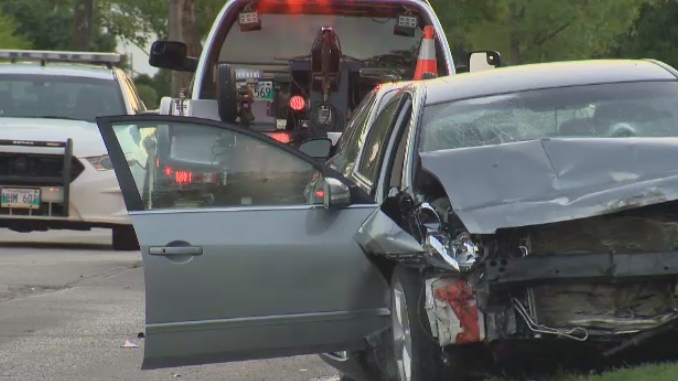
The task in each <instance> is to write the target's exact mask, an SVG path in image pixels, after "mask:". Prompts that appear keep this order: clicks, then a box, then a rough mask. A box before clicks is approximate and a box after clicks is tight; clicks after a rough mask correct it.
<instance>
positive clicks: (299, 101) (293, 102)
mask: <svg viewBox="0 0 678 381" xmlns="http://www.w3.org/2000/svg"><path fill="white" fill-rule="evenodd" d="M305 107H306V100H304V97H302V96H300V95H295V96H293V97H292V98H290V108H291V109H292V110H294V111H301V110H303V109H304V108H305Z"/></svg>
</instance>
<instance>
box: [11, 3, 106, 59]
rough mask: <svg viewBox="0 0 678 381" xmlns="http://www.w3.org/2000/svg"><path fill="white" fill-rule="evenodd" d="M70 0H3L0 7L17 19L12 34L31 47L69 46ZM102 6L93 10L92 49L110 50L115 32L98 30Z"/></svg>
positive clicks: (71, 25) (71, 38)
mask: <svg viewBox="0 0 678 381" xmlns="http://www.w3.org/2000/svg"><path fill="white" fill-rule="evenodd" d="M73 5H74V1H73V0H2V1H0V11H2V12H4V13H5V14H6V15H9V16H11V17H12V18H13V19H14V20H15V21H16V25H17V28H16V32H15V34H14V35H15V36H18V37H21V38H23V39H25V40H27V41H29V42H30V43H31V44H32V46H33V48H34V49H43V50H70V49H71V46H72V40H73V29H74V15H73ZM100 9H101V6H98V7H97V9H96V10H95V11H96V12H95V13H96V16H95V20H94V21H95V27H94V28H93V30H95V31H97V32H96V33H95V34H94V36H93V37H92V45H93V46H92V50H95V51H112V50H114V49H115V46H116V41H115V36H114V35H113V34H111V33H106V32H104V31H102V30H101V28H100V26H101V23H100V21H99V20H100V18H101V12H100Z"/></svg>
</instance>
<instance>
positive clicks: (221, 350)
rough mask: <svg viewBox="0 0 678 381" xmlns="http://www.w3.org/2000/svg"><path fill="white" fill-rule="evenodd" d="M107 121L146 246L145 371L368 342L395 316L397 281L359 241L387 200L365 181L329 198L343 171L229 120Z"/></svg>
mask: <svg viewBox="0 0 678 381" xmlns="http://www.w3.org/2000/svg"><path fill="white" fill-rule="evenodd" d="M97 122H98V124H99V129H100V131H101V135H102V137H103V139H104V141H105V143H106V146H107V147H108V152H109V155H110V158H111V161H112V163H113V167H114V168H115V172H116V175H117V177H118V181H119V183H120V187H121V190H122V194H123V196H124V199H125V203H126V205H127V208H128V211H129V214H130V217H131V219H132V222H133V224H134V229H135V231H136V234H137V237H138V239H139V243H140V246H141V255H142V258H143V265H144V276H145V283H146V340H145V348H144V362H143V365H142V369H152V368H163V367H172V366H181V365H193V364H206V363H217V362H226V361H233V360H245V359H254V358H265V357H277V356H286V355H296V354H310V353H320V352H332V351H343V350H353V349H361V348H364V346H365V340H364V338H365V336H367V335H369V334H370V333H373V332H375V331H378V330H380V329H383V328H384V327H386V326H387V325H388V321H389V320H388V316H389V310H388V285H387V283H386V281H385V280H384V278H383V277H382V276H381V274H380V273H379V271H378V270H377V268H376V267H375V266H373V264H372V263H371V262H370V261H369V259H368V258H367V257H366V255H365V254H364V253H363V251H362V250H361V248H360V246H359V245H358V244H357V243H356V241H355V240H354V235H355V234H356V231H357V230H358V229H359V228H360V226H361V224H362V223H363V222H364V221H365V220H366V219H367V217H369V215H370V214H371V213H373V212H374V211H375V210H376V208H377V206H376V205H375V204H373V202H372V201H370V200H369V198H368V197H367V196H366V195H365V194H362V193H361V191H360V190H358V189H357V188H355V187H351V188H350V189H351V192H350V197H351V199H352V201H353V202H352V205H350V206H348V207H345V208H341V209H334V208H326V207H325V206H324V205H323V183H324V182H326V181H333V182H334V183H335V184H336V182H337V180H338V181H339V182H342V183H343V184H348V183H347V180H345V179H344V178H342V177H341V176H340V175H339V174H338V173H336V172H334V171H332V170H331V169H329V168H327V167H325V166H324V165H323V164H320V163H318V162H317V160H315V159H313V158H311V157H308V156H306V155H304V154H302V153H301V152H299V151H296V150H294V149H292V148H289V147H286V146H284V145H282V144H279V143H277V142H276V141H274V140H273V139H270V138H268V137H266V136H263V135H260V134H258V133H256V132H252V131H249V130H246V129H242V128H239V127H236V126H233V125H228V124H224V123H219V122H214V121H208V120H203V119H196V118H188V117H177V116H160V115H135V116H121V117H104V118H99V119H97ZM130 125H135V126H137V128H138V129H139V130H138V133H139V134H140V136H141V137H142V139H141V140H139V139H136V140H135V139H130V138H129V137H128V136H125V134H129V133H131V132H130V131H133V130H132V129H130V128H128V127H129V126H130ZM135 133H136V132H135ZM136 142H138V143H136ZM131 145H134V146H131ZM137 151H138V154H135V152H137ZM141 153H143V154H141ZM139 157H143V158H147V160H146V162H145V163H142V164H143V167H144V168H145V175H144V176H138V175H134V176H133V174H132V171H131V170H130V168H132V167H133V166H135V165H138V163H135V161H137V159H136V158H139ZM330 178H332V179H331V180H330ZM344 189H345V188H344Z"/></svg>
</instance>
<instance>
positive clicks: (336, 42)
mask: <svg viewBox="0 0 678 381" xmlns="http://www.w3.org/2000/svg"><path fill="white" fill-rule="evenodd" d="M425 26H431V27H432V28H433V30H434V32H435V33H434V39H435V57H436V66H437V73H436V74H437V75H438V76H445V75H452V74H455V65H454V61H453V59H452V55H451V52H450V48H449V45H448V43H447V39H446V37H445V32H444V30H443V28H442V26H441V25H440V21H439V20H438V18H437V17H436V14H435V12H434V11H433V9H432V8H431V6H430V5H429V4H428V2H427V1H425V0H333V1H329V0H316V1H310V0H230V1H228V2H227V3H226V4H225V5H224V7H223V9H222V10H221V12H220V13H219V15H218V16H217V18H216V20H215V22H214V24H213V26H212V30H211V32H210V33H209V35H208V37H207V40H206V42H205V46H204V48H203V51H202V54H201V56H200V57H199V58H196V57H188V56H187V48H186V45H185V44H183V43H180V42H173V41H157V42H156V43H155V44H154V45H153V47H152V49H151V57H150V64H151V65H153V66H155V67H159V68H165V69H170V70H179V71H185V72H193V73H194V78H193V82H192V85H191V88H190V89H189V91H187V92H186V93H185V94H184V95H185V96H184V97H183V98H169V97H166V98H163V100H162V102H161V107H160V114H169V115H185V116H194V117H200V118H206V119H214V120H222V121H228V122H236V123H240V124H242V125H244V126H246V127H248V128H251V129H253V130H256V131H260V132H263V133H265V134H267V135H269V136H271V137H273V138H275V139H277V140H279V141H282V142H285V143H290V144H293V145H295V146H296V145H298V144H299V143H300V142H302V141H304V140H305V139H308V138H310V137H317V136H322V137H329V138H331V139H332V140H333V141H334V142H336V140H337V139H338V137H339V136H340V134H341V132H342V131H343V129H344V127H345V124H346V120H347V119H348V118H349V117H350V114H351V112H352V111H353V110H354V108H355V107H356V106H357V105H358V104H359V103H360V101H361V100H362V98H363V97H364V96H365V95H366V94H368V93H369V92H370V91H371V90H372V89H373V88H374V87H376V86H377V85H378V84H380V83H384V82H397V81H406V80H412V79H414V73H415V67H416V64H417V58H418V55H419V47H420V44H421V41H422V36H423V29H424V27H425Z"/></svg>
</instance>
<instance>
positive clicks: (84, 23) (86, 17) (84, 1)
mask: <svg viewBox="0 0 678 381" xmlns="http://www.w3.org/2000/svg"><path fill="white" fill-rule="evenodd" d="M73 14H74V19H75V20H74V21H75V28H74V30H73V50H76V51H88V50H90V49H91V48H92V21H93V15H94V0H77V1H76V2H75V7H74V9H73Z"/></svg>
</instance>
